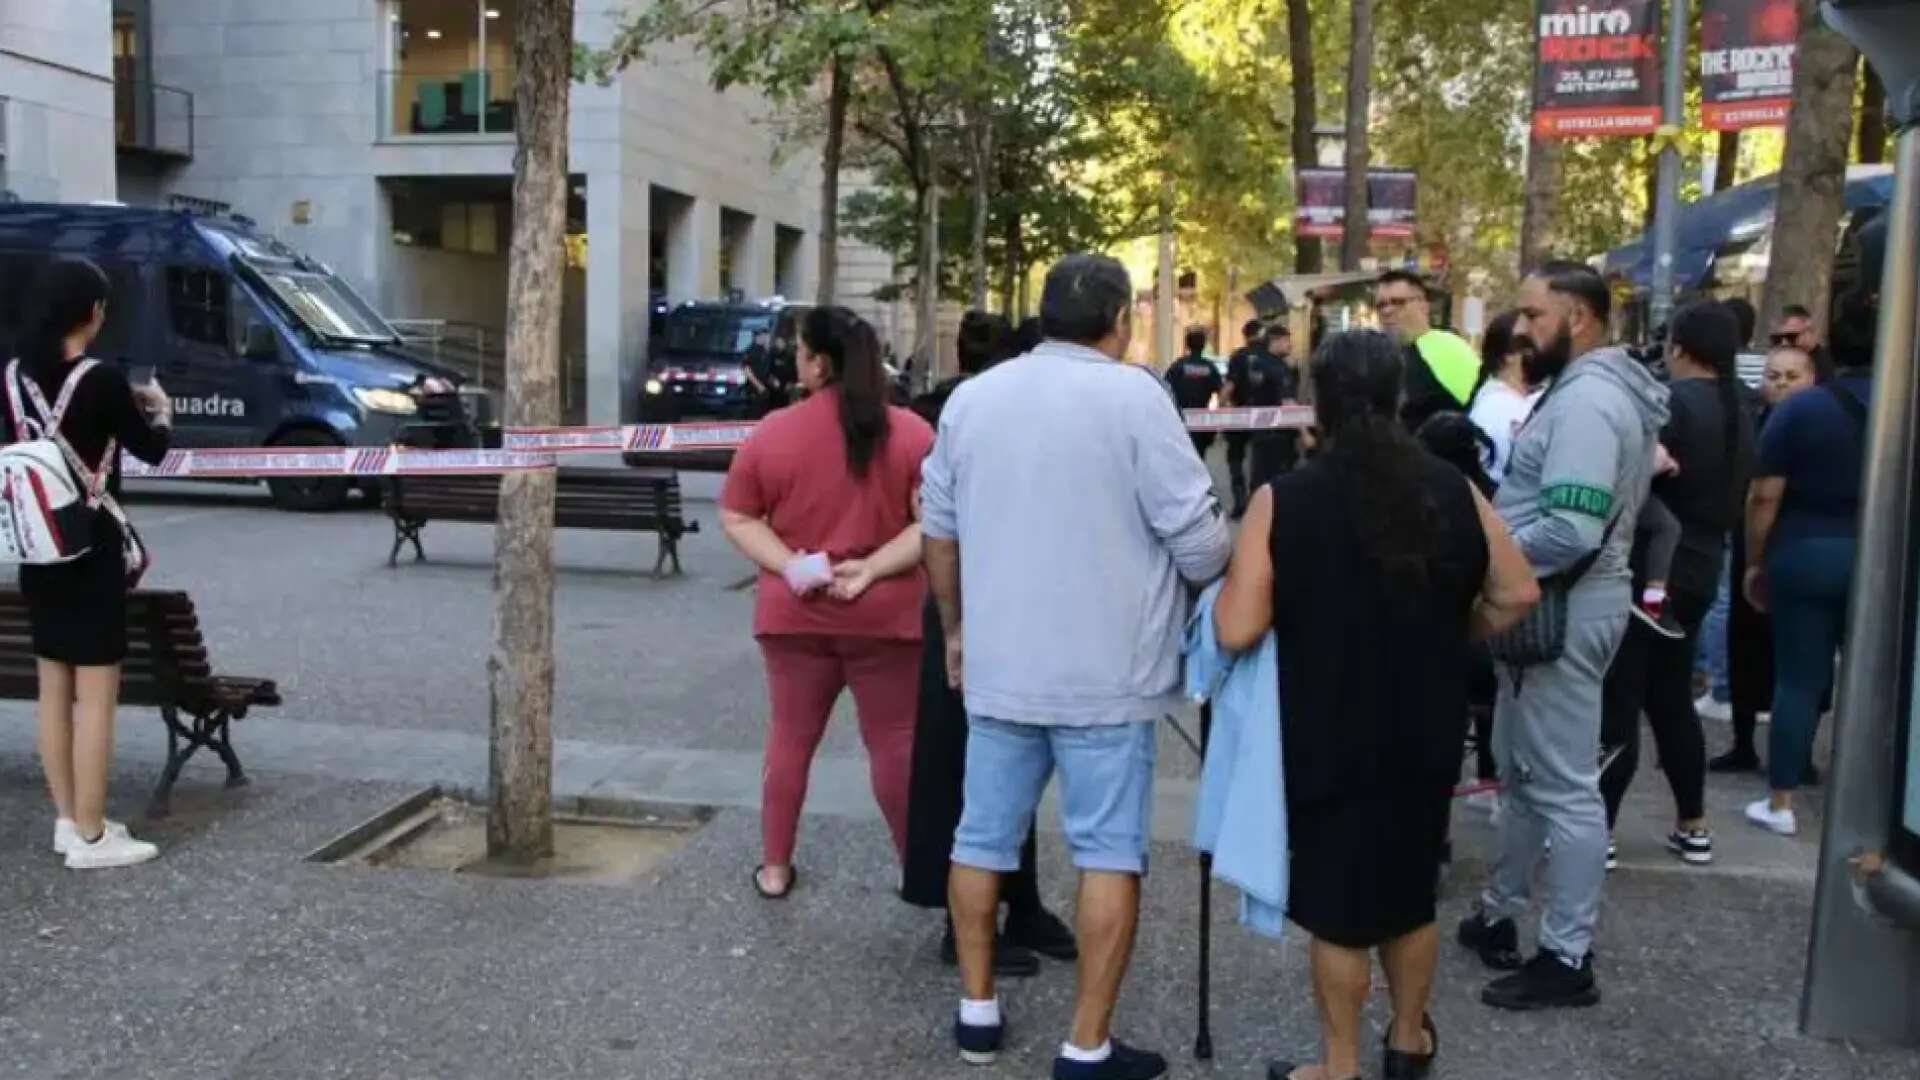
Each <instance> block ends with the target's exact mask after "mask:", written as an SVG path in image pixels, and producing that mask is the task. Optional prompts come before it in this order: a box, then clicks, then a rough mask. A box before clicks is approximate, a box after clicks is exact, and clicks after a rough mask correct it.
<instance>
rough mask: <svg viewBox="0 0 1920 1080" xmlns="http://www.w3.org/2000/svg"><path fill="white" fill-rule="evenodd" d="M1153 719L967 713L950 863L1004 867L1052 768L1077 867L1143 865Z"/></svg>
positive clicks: (1012, 860) (1130, 869) (1112, 869)
mask: <svg viewBox="0 0 1920 1080" xmlns="http://www.w3.org/2000/svg"><path fill="white" fill-rule="evenodd" d="M1153 729H1154V723H1153V721H1151V720H1148V721H1143V722H1141V723H1137V724H1103V725H1100V726H1097V727H1036V726H1035V725H1032V724H1015V723H1009V722H1007V721H1005V720H993V719H989V718H988V717H984V716H971V717H969V718H968V722H967V781H966V795H965V799H964V806H963V808H962V809H961V811H960V827H959V828H958V829H956V830H955V831H954V835H953V861H954V862H955V863H956V864H958V865H960V866H970V867H973V868H975V869H979V870H994V871H998V872H1000V873H1003V874H1008V873H1012V872H1013V871H1014V870H1016V869H1017V868H1019V866H1020V845H1021V844H1023V843H1025V841H1026V838H1027V831H1028V830H1029V829H1031V828H1032V827H1033V813H1034V810H1035V809H1036V808H1037V807H1039V805H1040V795H1041V793H1042V792H1043V791H1045V790H1046V787H1047V778H1048V777H1049V776H1051V775H1052V774H1053V772H1054V771H1055V770H1056V769H1057V770H1059V773H1060V817H1061V822H1062V825H1063V827H1064V829H1065V831H1066V834H1067V846H1068V847H1069V848H1071V849H1072V851H1073V865H1074V866H1076V867H1078V868H1079V869H1081V870H1094V871H1106V872H1109V873H1117V874H1136V875H1139V874H1145V873H1146V872H1147V840H1148V825H1149V819H1150V818H1151V816H1152V813H1153V756H1154V745H1153V737H1154V730H1153Z"/></svg>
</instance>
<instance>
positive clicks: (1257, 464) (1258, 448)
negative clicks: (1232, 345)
mask: <svg viewBox="0 0 1920 1080" xmlns="http://www.w3.org/2000/svg"><path fill="white" fill-rule="evenodd" d="M1245 396H1246V398H1247V404H1248V405H1253V406H1272V405H1292V404H1295V403H1297V402H1298V401H1299V400H1300V372H1299V370H1298V369H1297V368H1296V367H1295V366H1294V360H1293V332H1292V331H1291V330H1289V329H1288V328H1287V324H1286V323H1284V322H1276V323H1274V324H1273V325H1272V326H1269V327H1268V328H1267V339H1266V348H1265V349H1263V350H1261V351H1260V352H1258V353H1256V354H1254V355H1253V356H1252V357H1250V358H1249V360H1248V365H1247V392H1246V395H1245ZM1249 434H1250V435H1251V436H1252V438H1251V440H1250V441H1249V442H1248V448H1249V449H1250V450H1251V451H1252V456H1253V468H1252V476H1251V477H1249V481H1250V487H1251V490H1253V491H1259V490H1260V488H1261V485H1263V484H1265V483H1266V482H1267V481H1269V480H1271V479H1273V478H1274V477H1276V476H1279V475H1280V474H1281V473H1284V472H1286V471H1287V470H1289V469H1291V468H1293V466H1294V462H1295V461H1297V460H1298V459H1299V456H1300V452H1299V446H1300V436H1299V433H1297V432H1293V431H1254V432H1249Z"/></svg>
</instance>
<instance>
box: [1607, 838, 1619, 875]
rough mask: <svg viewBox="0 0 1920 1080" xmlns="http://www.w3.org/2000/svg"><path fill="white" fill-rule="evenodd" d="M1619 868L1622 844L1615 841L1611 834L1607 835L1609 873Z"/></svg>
mask: <svg viewBox="0 0 1920 1080" xmlns="http://www.w3.org/2000/svg"><path fill="white" fill-rule="evenodd" d="M1618 869H1620V845H1619V844H1617V843H1614V840H1613V837H1611V836H1609V837H1607V873H1609V874H1611V873H1613V872H1614V871H1615V870H1618Z"/></svg>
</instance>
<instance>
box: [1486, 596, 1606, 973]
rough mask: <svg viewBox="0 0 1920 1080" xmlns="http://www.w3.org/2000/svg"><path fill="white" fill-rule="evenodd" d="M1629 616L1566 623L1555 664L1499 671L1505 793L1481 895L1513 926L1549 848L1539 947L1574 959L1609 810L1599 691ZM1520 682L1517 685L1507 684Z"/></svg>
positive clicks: (1586, 944)
mask: <svg viewBox="0 0 1920 1080" xmlns="http://www.w3.org/2000/svg"><path fill="white" fill-rule="evenodd" d="M1626 628H1627V615H1626V613H1625V612H1621V613H1620V614H1618V615H1607V616H1602V617H1599V618H1591V617H1590V618H1584V619H1582V618H1578V617H1576V618H1573V619H1570V620H1569V621H1568V623H1567V647H1566V651H1565V652H1564V653H1563V654H1562V655H1561V657H1560V659H1558V660H1556V661H1554V662H1553V663H1551V664H1539V665H1536V666H1533V667H1528V668H1525V669H1522V670H1520V671H1519V672H1516V671H1515V669H1513V668H1508V667H1504V666H1503V667H1502V668H1501V669H1500V696H1499V698H1498V699H1497V700H1496V701H1495V703H1494V714H1493V715H1494V720H1493V759H1494V762H1495V764H1496V765H1497V766H1498V767H1499V770H1500V779H1501V780H1502V781H1503V783H1504V785H1505V789H1506V804H1505V806H1504V808H1503V809H1502V811H1501V816H1500V850H1499V853H1498V855H1497V857H1496V861H1495V863H1494V868H1493V880H1492V881H1490V882H1489V883H1488V885H1487V890H1486V892H1485V894H1484V895H1483V896H1482V897H1481V907H1482V908H1483V909H1484V910H1485V911H1486V913H1487V917H1488V918H1490V919H1499V918H1518V917H1520V916H1521V915H1524V914H1525V913H1526V911H1527V905H1528V901H1529V898H1530V897H1531V896H1532V893H1533V871H1534V867H1535V866H1537V865H1538V864H1539V862H1540V856H1541V853H1542V850H1543V848H1544V845H1545V843H1546V841H1547V840H1548V839H1549V838H1551V839H1552V840H1553V850H1552V851H1551V852H1550V853H1549V854H1548V856H1547V867H1546V873H1545V874H1543V875H1542V880H1543V882H1544V884H1545V886H1546V913H1545V915H1544V916H1543V917H1542V918H1541V921H1540V944H1541V946H1542V947H1544V948H1549V949H1553V950H1554V951H1556V952H1558V953H1560V954H1561V955H1562V956H1566V957H1570V958H1572V959H1574V960H1578V959H1580V958H1581V957H1584V956H1586V955H1587V952H1588V951H1589V950H1590V949H1591V948H1592V946H1593V926H1594V922H1595V921H1596V920H1597V919H1598V917H1599V914H1600V887H1601V884H1602V883H1603V882H1605V880H1606V876H1607V808H1606V804H1605V803H1604V802H1603V801H1602V800H1601V798H1600V685H1601V683H1602V682H1603V681H1604V680H1605V678H1606V674H1607V667H1608V665H1610V664H1611V663H1612V662H1613V654H1614V651H1615V650H1616V649H1618V648H1619V646H1620V638H1621V635H1622V634H1624V633H1625V632H1626ZM1516 674H1518V675H1519V679H1520V682H1519V685H1518V687H1517V688H1516V686H1515V684H1514V677H1515V675H1516Z"/></svg>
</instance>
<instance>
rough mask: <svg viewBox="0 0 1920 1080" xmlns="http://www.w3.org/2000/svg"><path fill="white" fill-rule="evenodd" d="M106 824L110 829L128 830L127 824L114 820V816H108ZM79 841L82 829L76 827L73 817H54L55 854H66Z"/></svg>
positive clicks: (123, 831) (122, 831)
mask: <svg viewBox="0 0 1920 1080" xmlns="http://www.w3.org/2000/svg"><path fill="white" fill-rule="evenodd" d="M106 824H107V828H108V829H109V830H116V829H117V830H119V831H120V832H121V833H125V832H126V831H127V827H126V826H125V825H122V824H120V823H119V822H117V821H114V820H113V819H112V818H108V819H107V823H106ZM79 842H80V830H79V829H78V828H77V827H75V825H74V824H73V819H72V818H64V817H63V818H54V819H53V853H54V854H55V855H65V854H66V853H67V852H69V851H71V850H73V845H75V844H77V843H79Z"/></svg>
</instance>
